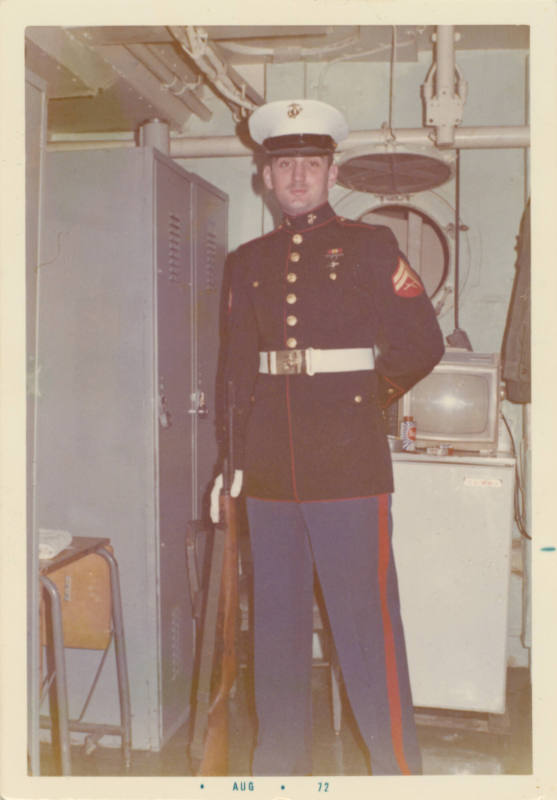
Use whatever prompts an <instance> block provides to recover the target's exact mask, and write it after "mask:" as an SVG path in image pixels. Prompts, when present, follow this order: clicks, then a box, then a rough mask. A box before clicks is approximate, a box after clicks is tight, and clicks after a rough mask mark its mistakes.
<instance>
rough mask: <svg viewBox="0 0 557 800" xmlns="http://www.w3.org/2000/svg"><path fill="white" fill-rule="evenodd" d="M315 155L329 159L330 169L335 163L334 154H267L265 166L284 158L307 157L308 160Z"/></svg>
mask: <svg viewBox="0 0 557 800" xmlns="http://www.w3.org/2000/svg"><path fill="white" fill-rule="evenodd" d="M314 155H316V156H325V157H326V159H327V162H328V166H329V167H330V166H331V164H332V163H333V160H334V155H333V153H296V152H294V153H280V154H275V153H265V161H264V164H269V165H270V164H272V163H273V161H276V160H277V158H282V157H283V156H304V157H306V156H307V158H311V156H314Z"/></svg>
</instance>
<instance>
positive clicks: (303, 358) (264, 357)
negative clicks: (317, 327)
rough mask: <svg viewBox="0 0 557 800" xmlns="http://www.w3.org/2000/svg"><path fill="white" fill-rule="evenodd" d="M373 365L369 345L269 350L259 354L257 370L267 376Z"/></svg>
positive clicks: (352, 370)
mask: <svg viewBox="0 0 557 800" xmlns="http://www.w3.org/2000/svg"><path fill="white" fill-rule="evenodd" d="M374 368H375V358H374V355H373V350H372V349H371V347H343V348H340V349H338V350H316V349H314V348H313V347H308V348H306V349H305V350H269V351H265V352H260V353H259V372H262V373H264V374H266V375H301V374H304V375H315V374H316V373H317V372H357V371H360V370H371V369H374Z"/></svg>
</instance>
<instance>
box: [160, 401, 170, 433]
mask: <svg viewBox="0 0 557 800" xmlns="http://www.w3.org/2000/svg"><path fill="white" fill-rule="evenodd" d="M159 424H160V426H161V428H170V426H171V425H172V417H171V415H170V412H169V410H168V408H167V406H166V397H165V396H164V395H163V394H159Z"/></svg>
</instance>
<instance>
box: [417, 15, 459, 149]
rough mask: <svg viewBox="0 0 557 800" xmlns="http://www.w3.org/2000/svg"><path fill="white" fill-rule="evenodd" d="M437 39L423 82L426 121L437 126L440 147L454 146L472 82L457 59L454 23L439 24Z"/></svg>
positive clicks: (436, 136)
mask: <svg viewBox="0 0 557 800" xmlns="http://www.w3.org/2000/svg"><path fill="white" fill-rule="evenodd" d="M435 41H436V48H435V62H434V63H433V64H432V66H431V68H430V70H429V72H428V74H427V76H426V79H425V81H424V83H423V85H422V91H423V96H424V101H425V111H426V119H425V122H426V125H432V126H433V127H434V129H435V143H436V144H437V146H438V147H454V146H455V129H456V127H457V126H458V125H460V123H461V122H462V112H463V109H464V103H465V101H466V95H467V91H468V85H467V83H466V81H464V80H463V78H462V76H461V74H460V71H459V69H458V67H457V65H456V62H455V46H454V43H455V31H454V26H453V25H438V26H437V34H436V36H435ZM455 75H456V76H457V78H458V82H457V88H458V90H457V91H455ZM434 78H435V94H434V92H433V81H434Z"/></svg>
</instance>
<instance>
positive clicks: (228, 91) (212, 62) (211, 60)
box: [168, 25, 257, 115]
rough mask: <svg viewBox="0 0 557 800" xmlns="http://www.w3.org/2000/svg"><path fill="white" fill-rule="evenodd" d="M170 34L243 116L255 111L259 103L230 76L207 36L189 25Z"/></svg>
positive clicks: (176, 28)
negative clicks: (248, 95)
mask: <svg viewBox="0 0 557 800" xmlns="http://www.w3.org/2000/svg"><path fill="white" fill-rule="evenodd" d="M168 30H169V32H170V33H171V34H172V36H173V37H174V38H175V39H176V41H177V42H178V43H179V45H180V46H181V48H182V49H183V50H184V52H185V53H186V54H187V55H188V56H189V57H190V58H191V59H192V60H193V61H194V62H195V64H196V65H197V67H198V68H199V69H200V70H201V72H203V74H204V75H205V76H206V78H207V79H208V80H209V81H210V83H212V84H213V86H214V87H215V88H216V89H217V91H218V92H220V94H222V95H223V97H225V98H226V99H227V100H229V101H230V102H231V103H232V104H233V105H234V106H235V107H236V108H238V109H239V110H240V113H241V114H244V115H245V114H246V113H247V112H249V111H254V110H255V109H256V108H257V103H254V102H253V101H252V100H250V99H249V98H248V97H247V96H246V91H245V90H246V84H245V82H244V84H243V87H240V88H239V87H238V86H236V84H235V83H234V81H233V80H232V78H231V77H230V75H229V74H228V65H227V64H226V62H224V61H222V60H221V59H220V58H219V57H218V56H217V54H216V53H215V52H214V51H213V49H212V48H211V46H210V45H209V44H208V43H207V37H206V35H202V34H200V32H199V31H198V30H197V28H196V27H195V26H193V25H188V26H187V27H186V28H185V30H184V29H183V28H179V27H176V26H169V27H168Z"/></svg>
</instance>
